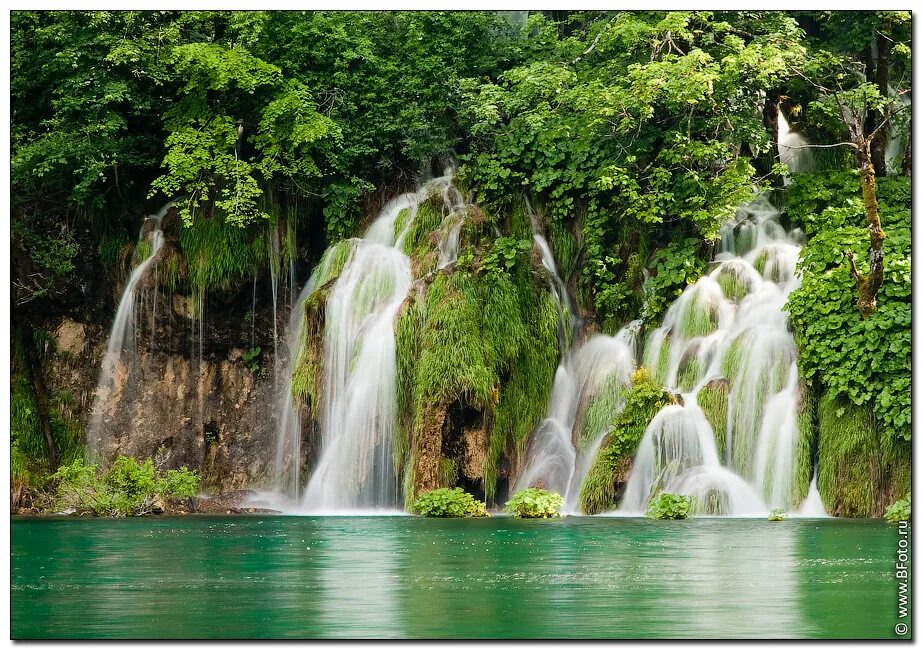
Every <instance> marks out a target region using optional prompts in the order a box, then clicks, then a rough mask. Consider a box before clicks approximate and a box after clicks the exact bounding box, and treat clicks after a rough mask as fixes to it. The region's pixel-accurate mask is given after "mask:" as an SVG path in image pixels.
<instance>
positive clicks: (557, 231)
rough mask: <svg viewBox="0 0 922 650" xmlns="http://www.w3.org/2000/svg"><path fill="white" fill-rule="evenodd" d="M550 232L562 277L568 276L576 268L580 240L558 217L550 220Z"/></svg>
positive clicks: (555, 258)
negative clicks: (578, 240)
mask: <svg viewBox="0 0 922 650" xmlns="http://www.w3.org/2000/svg"><path fill="white" fill-rule="evenodd" d="M548 234H549V235H550V243H551V247H552V248H553V250H554V260H555V261H556V262H557V270H558V272H559V273H560V277H562V278H568V277H570V275H571V274H572V273H573V271H574V270H575V266H576V260H577V257H578V256H579V242H577V240H576V237H574V236H573V233H572V232H570V230H569V229H567V227H566V225H565V224H563V223H559V222H558V220H557V219H550V220H549V221H548ZM638 257H639V256H638Z"/></svg>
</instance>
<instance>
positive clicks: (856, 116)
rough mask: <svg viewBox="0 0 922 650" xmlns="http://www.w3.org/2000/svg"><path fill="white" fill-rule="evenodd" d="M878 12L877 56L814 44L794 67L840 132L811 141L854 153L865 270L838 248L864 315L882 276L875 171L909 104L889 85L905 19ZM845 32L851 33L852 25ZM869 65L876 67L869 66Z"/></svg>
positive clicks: (820, 112) (881, 170)
mask: <svg viewBox="0 0 922 650" xmlns="http://www.w3.org/2000/svg"><path fill="white" fill-rule="evenodd" d="M879 14H880V15H878V16H876V18H877V21H875V22H874V23H873V24H872V27H873V29H874V32H873V33H874V34H876V39H875V41H876V45H877V49H878V56H877V57H876V60H874V58H873V57H871V56H870V55H868V54H867V50H866V51H865V52H864V55H863V57H861V58H859V57H856V56H855V55H854V53H849V52H847V51H845V52H843V51H839V52H830V51H828V50H824V49H819V50H817V51H815V52H812V53H811V57H810V59H809V60H808V61H807V62H806V64H805V66H804V68H803V69H802V70H801V71H799V74H800V76H801V77H802V78H803V79H804V80H806V81H807V83H808V84H809V85H810V86H812V87H813V89H814V90H815V91H817V93H818V97H817V98H816V99H815V100H814V101H812V102H811V103H810V109H811V110H812V112H813V115H814V118H815V119H818V120H820V121H823V120H825V121H827V123H830V124H832V125H833V126H832V130H836V129H838V130H839V131H840V132H841V133H843V134H844V137H845V140H844V141H842V142H838V143H835V144H829V145H810V146H814V147H824V148H825V147H841V146H844V147H848V148H850V149H851V150H852V151H853V152H854V155H855V164H856V166H857V168H858V171H859V179H860V183H861V198H862V203H863V206H864V213H865V220H866V223H867V228H868V237H869V253H868V266H867V268H868V270H867V272H865V271H863V270H862V269H861V268H860V266H862V265H859V264H858V263H857V262H856V259H855V255H854V252H853V251H851V250H845V251H842V254H843V256H844V257H845V259H846V260H847V262H848V265H849V270H850V272H851V275H852V277H853V278H854V280H855V284H856V286H857V289H858V301H857V307H858V311H859V312H860V313H861V315H862V317H863V318H867V317H868V316H869V315H870V314H872V313H873V312H874V311H875V310H876V309H877V293H878V291H879V290H880V287H881V285H882V284H883V280H884V239H885V238H886V233H884V230H883V228H882V226H881V223H880V214H879V206H878V202H877V192H876V182H875V177H876V176H877V175H879V174H880V175H883V174H885V173H886V159H885V152H886V148H887V134H888V130H889V129H890V127H891V125H892V124H893V122H894V121H895V120H896V118H898V117H899V116H901V115H902V114H903V113H904V112H905V111H906V109H907V108H908V107H907V105H905V104H902V103H900V102H899V100H898V98H897V97H894V96H893V94H892V93H891V90H890V68H891V63H892V57H891V53H892V51H893V50H894V47H893V45H894V44H893V34H894V33H895V30H894V27H893V25H894V23H903V22H905V20H906V17H905V16H904V15H903V14H902V13H898V12H879ZM848 33H849V34H852V32H851V31H849V32H848ZM897 46H898V48H897V49H898V51H900V52H901V53H903V54H906V55H907V56H908V52H906V48H905V46H902V44H901V43H898V44H897ZM862 58H863V59H864V60H862ZM874 66H876V71H872V68H873V67H874ZM867 79H871V81H867ZM898 92H899V91H898ZM907 158H908V150H907ZM904 164H906V163H905V160H904Z"/></svg>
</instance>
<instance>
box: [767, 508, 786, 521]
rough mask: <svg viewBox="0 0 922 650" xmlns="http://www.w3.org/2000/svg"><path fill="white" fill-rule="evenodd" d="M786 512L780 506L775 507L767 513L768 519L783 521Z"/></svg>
mask: <svg viewBox="0 0 922 650" xmlns="http://www.w3.org/2000/svg"><path fill="white" fill-rule="evenodd" d="M785 517H786V513H785V512H784V510H782V509H781V508H775V509H774V510H772V511H771V512H770V513H768V520H769V521H784V519H785Z"/></svg>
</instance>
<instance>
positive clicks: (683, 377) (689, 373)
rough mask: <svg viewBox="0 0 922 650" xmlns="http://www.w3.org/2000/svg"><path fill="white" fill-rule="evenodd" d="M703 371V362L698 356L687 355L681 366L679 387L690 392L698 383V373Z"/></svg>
mask: <svg viewBox="0 0 922 650" xmlns="http://www.w3.org/2000/svg"><path fill="white" fill-rule="evenodd" d="M700 372H701V363H700V362H699V361H698V357H697V356H689V357H687V358H686V359H685V360H684V361H683V363H682V364H681V365H680V366H679V388H680V389H681V390H682V391H683V392H688V391H690V390H692V389H693V388H694V387H695V386H697V385H698V375H699V374H700Z"/></svg>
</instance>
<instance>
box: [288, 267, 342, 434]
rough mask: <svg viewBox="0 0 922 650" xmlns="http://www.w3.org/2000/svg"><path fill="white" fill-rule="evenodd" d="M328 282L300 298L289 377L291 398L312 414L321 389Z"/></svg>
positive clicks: (318, 400) (315, 408)
mask: <svg viewBox="0 0 922 650" xmlns="http://www.w3.org/2000/svg"><path fill="white" fill-rule="evenodd" d="M331 282H332V281H331ZM331 282H328V283H327V284H325V285H323V286H322V287H320V288H318V289H316V290H315V291H314V292H312V293H311V294H310V295H309V296H308V297H307V298H306V299H305V300H304V304H303V306H302V309H304V320H303V321H302V324H301V337H300V342H299V346H298V356H297V360H296V361H295V366H294V371H293V372H292V376H291V396H292V398H293V399H294V400H295V401H296V402H298V403H300V404H303V405H304V406H306V407H307V410H308V413H309V414H311V415H313V416H316V415H318V414H319V405H320V394H321V392H322V388H323V339H324V336H323V328H324V325H325V322H326V303H327V297H328V295H329V290H330V287H331Z"/></svg>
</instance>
